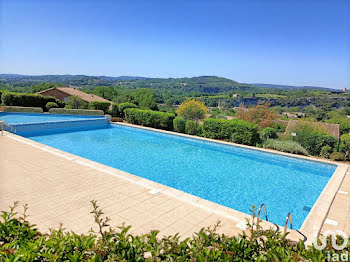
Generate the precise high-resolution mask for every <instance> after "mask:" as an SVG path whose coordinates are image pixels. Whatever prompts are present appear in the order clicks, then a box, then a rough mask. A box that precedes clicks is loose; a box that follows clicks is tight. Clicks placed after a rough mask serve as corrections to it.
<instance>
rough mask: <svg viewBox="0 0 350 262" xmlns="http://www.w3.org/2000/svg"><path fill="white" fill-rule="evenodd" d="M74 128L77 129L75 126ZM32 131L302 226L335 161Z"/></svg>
mask: <svg viewBox="0 0 350 262" xmlns="http://www.w3.org/2000/svg"><path fill="white" fill-rule="evenodd" d="M72 131H74V132H72ZM26 137H28V138H30V139H32V140H34V141H37V142H40V143H43V144H46V145H49V146H52V147H55V148H58V149H61V150H64V151H66V152H69V153H72V154H76V155H79V156H82V157H85V158H87V159H90V160H93V161H96V162H100V163H102V164H105V165H109V166H111V167H115V168H117V169H120V170H123V171H126V172H129V173H132V174H134V175H138V176H140V177H144V178H146V179H149V180H153V181H155V182H158V183H161V184H164V185H167V186H170V187H173V188H176V189H179V190H182V191H184V192H187V193H190V194H193V195H196V196H198V197H201V198H204V199H207V200H209V201H213V202H216V203H218V204H221V205H223V206H227V207H230V208H233V209H236V210H239V211H241V212H244V213H247V214H250V212H249V209H250V208H251V205H253V204H255V205H256V206H259V205H260V204H262V203H264V204H265V205H266V207H267V209H268V215H269V221H271V222H273V223H276V224H279V225H282V224H283V223H284V220H285V216H286V214H287V213H288V212H292V214H293V226H294V227H293V228H294V229H299V228H300V227H301V225H302V223H303V221H304V220H305V218H306V216H307V215H308V213H309V211H310V209H311V208H312V206H313V205H314V204H315V202H316V200H317V198H318V196H319V195H320V193H321V192H322V190H323V188H324V187H325V186H326V184H327V183H328V181H329V179H330V177H331V176H332V174H333V173H334V171H335V169H336V166H335V165H331V164H325V163H321V162H315V161H309V160H303V159H298V158H293V157H287V156H283V155H278V154H272V153H267V152H261V151H258V150H253V149H247V148H242V147H237V146H231V145H224V144H219V143H215V142H208V141H203V140H198V139H192V138H187V137H182V136H177V135H172V134H165V133H160V132H156V131H150V130H144V129H140V128H135V127H128V126H123V125H115V124H112V125H109V126H107V127H104V128H101V129H98V130H95V129H85V130H80V131H77V130H70V129H66V130H64V129H61V130H60V132H59V133H57V132H55V131H50V130H46V131H43V132H35V133H31V134H30V135H27V136H26Z"/></svg>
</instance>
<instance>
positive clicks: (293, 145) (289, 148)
mask: <svg viewBox="0 0 350 262" xmlns="http://www.w3.org/2000/svg"><path fill="white" fill-rule="evenodd" d="M265 147H266V148H269V149H274V150H278V151H281V152H286V153H292V154H298V155H308V152H307V151H306V150H305V148H303V147H302V146H301V145H300V144H299V143H297V142H294V141H290V140H284V141H280V140H276V139H268V140H266V143H265Z"/></svg>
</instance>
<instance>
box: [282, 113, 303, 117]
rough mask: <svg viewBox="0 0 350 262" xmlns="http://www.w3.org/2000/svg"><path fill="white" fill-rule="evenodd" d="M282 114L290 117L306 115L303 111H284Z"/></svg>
mask: <svg viewBox="0 0 350 262" xmlns="http://www.w3.org/2000/svg"><path fill="white" fill-rule="evenodd" d="M282 116H286V117H288V118H302V117H305V113H302V112H296V113H289V112H283V113H282Z"/></svg>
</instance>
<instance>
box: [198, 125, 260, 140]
mask: <svg viewBox="0 0 350 262" xmlns="http://www.w3.org/2000/svg"><path fill="white" fill-rule="evenodd" d="M203 135H204V136H205V137H208V138H213V139H222V140H228V141H233V142H235V143H240V144H246V145H255V144H256V143H257V141H258V125H256V124H253V123H249V122H246V121H243V120H240V119H233V120H224V119H213V118H207V119H205V120H204V122H203Z"/></svg>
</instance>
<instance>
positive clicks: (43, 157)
mask: <svg viewBox="0 0 350 262" xmlns="http://www.w3.org/2000/svg"><path fill="white" fill-rule="evenodd" d="M0 180H1V184H0V210H5V209H7V207H8V206H9V205H11V204H12V203H13V202H14V201H15V200H19V201H21V203H22V204H23V203H28V204H29V215H30V217H29V220H30V221H31V222H32V223H35V224H38V227H39V229H40V230H42V231H47V230H48V228H57V227H58V226H59V224H60V223H63V225H64V227H65V228H67V229H69V230H73V231H75V232H77V233H85V232H87V231H88V229H89V228H91V227H95V224H94V221H93V218H92V215H91V214H90V211H91V205H90V200H92V199H95V200H98V203H99V204H100V206H101V207H102V208H103V209H104V211H105V213H106V215H107V216H108V217H110V218H111V219H112V221H111V225H112V226H119V225H121V224H122V223H123V222H125V224H127V225H132V229H131V232H133V233H135V234H141V233H145V232H149V231H150V230H151V229H158V230H160V235H172V234H175V233H180V235H182V236H184V237H186V236H190V235H191V234H193V233H194V232H198V230H199V229H200V228H202V227H205V226H210V225H214V224H215V223H216V222H217V221H218V220H220V221H221V225H222V226H221V227H220V228H219V229H218V231H219V232H223V233H225V234H228V235H236V234H238V233H240V232H242V229H241V225H242V224H243V225H244V222H245V218H246V217H249V216H247V215H245V214H244V213H241V212H238V211H235V210H232V209H229V208H226V207H223V206H220V205H217V204H215V203H212V202H209V201H206V200H203V199H200V198H198V197H195V196H192V195H189V194H186V193H184V192H181V191H178V190H175V189H171V188H169V187H166V186H164V185H161V184H158V183H154V182H151V181H149V180H146V179H143V178H140V177H137V176H133V175H131V174H128V173H125V172H122V171H119V170H116V169H114V168H111V167H108V166H104V165H102V164H99V163H96V162H93V161H89V160H86V159H84V158H81V157H78V156H75V155H72V154H69V153H65V152H62V151H60V150H57V149H53V148H51V147H48V146H45V145H42V144H39V143H37V142H33V141H31V140H28V139H25V138H22V137H19V136H16V135H12V134H8V133H6V135H5V136H0ZM154 189H157V190H159V191H161V193H158V194H152V191H151V190H153V191H154ZM150 191H151V192H150ZM346 193H347V194H346ZM331 200H333V198H332V199H331ZM327 229H332V230H335V229H338V230H342V231H344V232H345V233H347V234H348V235H350V174H348V175H345V176H344V179H343V181H342V184H341V187H340V189H339V192H338V193H337V194H336V197H335V198H334V201H333V202H332V204H331V208H330V210H329V212H328V214H327V219H326V222H325V223H324V224H323V226H322V231H325V230H327ZM309 231H310V228H309ZM310 233H311V232H308V234H310Z"/></svg>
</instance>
